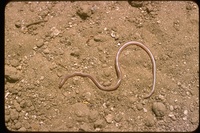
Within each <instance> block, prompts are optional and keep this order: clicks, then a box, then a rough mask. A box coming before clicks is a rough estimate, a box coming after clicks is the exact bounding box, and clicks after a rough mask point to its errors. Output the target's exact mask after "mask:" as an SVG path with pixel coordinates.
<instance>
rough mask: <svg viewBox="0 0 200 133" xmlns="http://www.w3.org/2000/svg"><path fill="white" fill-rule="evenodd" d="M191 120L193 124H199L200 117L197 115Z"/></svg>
mask: <svg viewBox="0 0 200 133" xmlns="http://www.w3.org/2000/svg"><path fill="white" fill-rule="evenodd" d="M190 121H191V123H192V124H197V123H198V122H199V117H198V116H196V115H195V116H193V117H192V118H191V119H190Z"/></svg>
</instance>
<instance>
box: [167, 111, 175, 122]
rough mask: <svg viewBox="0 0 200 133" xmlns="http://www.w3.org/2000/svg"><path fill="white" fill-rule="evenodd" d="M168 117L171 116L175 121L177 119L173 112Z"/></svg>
mask: <svg viewBox="0 0 200 133" xmlns="http://www.w3.org/2000/svg"><path fill="white" fill-rule="evenodd" d="M168 116H169V117H170V118H171V119H172V120H173V121H175V120H176V117H175V115H174V114H173V113H172V112H170V113H169V115H168Z"/></svg>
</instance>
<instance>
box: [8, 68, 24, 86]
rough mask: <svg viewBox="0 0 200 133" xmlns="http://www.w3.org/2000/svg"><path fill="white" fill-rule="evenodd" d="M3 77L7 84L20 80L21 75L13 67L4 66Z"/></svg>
mask: <svg viewBox="0 0 200 133" xmlns="http://www.w3.org/2000/svg"><path fill="white" fill-rule="evenodd" d="M5 77H6V79H7V81H8V82H11V83H12V82H16V81H18V80H19V79H20V77H21V73H20V72H19V71H18V70H17V69H16V68H14V67H10V66H7V65H6V66H5Z"/></svg>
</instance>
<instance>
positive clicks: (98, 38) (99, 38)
mask: <svg viewBox="0 0 200 133" xmlns="http://www.w3.org/2000/svg"><path fill="white" fill-rule="evenodd" d="M107 39H108V38H107V36H105V35H101V34H99V35H96V36H94V41H95V42H105V41H106V40H107ZM102 50H103V49H102ZM102 50H101V51H102Z"/></svg>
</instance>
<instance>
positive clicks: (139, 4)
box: [128, 0, 144, 7]
mask: <svg viewBox="0 0 200 133" xmlns="http://www.w3.org/2000/svg"><path fill="white" fill-rule="evenodd" d="M128 3H129V4H130V5H131V6H132V7H142V6H143V3H144V2H143V1H135V0H128Z"/></svg>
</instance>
